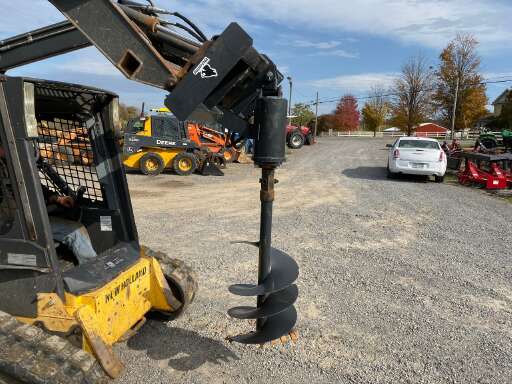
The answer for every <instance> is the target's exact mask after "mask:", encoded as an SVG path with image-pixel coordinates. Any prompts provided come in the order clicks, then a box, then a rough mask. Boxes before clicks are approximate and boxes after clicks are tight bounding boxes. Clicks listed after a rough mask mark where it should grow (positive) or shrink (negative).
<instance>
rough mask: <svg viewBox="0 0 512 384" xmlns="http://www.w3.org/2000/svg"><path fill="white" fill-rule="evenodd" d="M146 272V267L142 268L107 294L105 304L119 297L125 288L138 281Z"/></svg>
mask: <svg viewBox="0 0 512 384" xmlns="http://www.w3.org/2000/svg"><path fill="white" fill-rule="evenodd" d="M147 272H148V270H147V267H144V268H142V269H140V270H138V271H137V272H135V273H134V274H133V275H131V276H130V277H128V278H127V279H126V280H124V281H122V282H121V283H119V284H118V285H117V286H116V287H115V288H114V289H113V290H112V291H110V292H109V293H107V294H106V295H105V303H108V302H110V301H112V300H114V298H115V297H117V296H119V294H120V293H121V292H122V291H124V290H125V289H126V288H128V287H129V286H130V285H132V284H133V283H135V282H136V281H137V280H139V279H140V278H141V277H142V276H145V275H146V273H147Z"/></svg>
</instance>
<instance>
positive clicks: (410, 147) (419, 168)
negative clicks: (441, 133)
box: [388, 137, 447, 183]
mask: <svg viewBox="0 0 512 384" xmlns="http://www.w3.org/2000/svg"><path fill="white" fill-rule="evenodd" d="M388 147H389V155H388V177H390V178H392V177H394V176H395V175H397V174H407V175H424V176H434V177H435V180H436V182H438V183H442V182H443V181H444V175H445V173H446V164H447V159H446V154H445V153H444V151H443V150H442V149H441V146H440V145H439V142H438V141H437V140H434V139H429V138H424V137H400V138H399V139H398V140H397V141H396V142H395V144H393V145H388Z"/></svg>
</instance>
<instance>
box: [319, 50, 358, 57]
mask: <svg viewBox="0 0 512 384" xmlns="http://www.w3.org/2000/svg"><path fill="white" fill-rule="evenodd" d="M311 56H337V57H342V58H344V59H357V58H359V53H357V52H349V51H345V50H344V49H333V50H329V51H321V52H317V53H312V54H311Z"/></svg>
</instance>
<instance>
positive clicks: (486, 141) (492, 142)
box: [480, 138, 498, 150]
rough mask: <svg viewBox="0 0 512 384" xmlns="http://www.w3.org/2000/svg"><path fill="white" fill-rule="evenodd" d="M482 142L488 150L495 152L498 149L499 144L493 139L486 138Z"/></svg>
mask: <svg viewBox="0 0 512 384" xmlns="http://www.w3.org/2000/svg"><path fill="white" fill-rule="evenodd" d="M480 142H481V143H482V145H483V146H484V147H485V148H487V149H488V150H494V149H496V148H497V147H498V142H497V141H496V140H495V139H493V138H484V139H482V140H480Z"/></svg>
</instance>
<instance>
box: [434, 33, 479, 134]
mask: <svg viewBox="0 0 512 384" xmlns="http://www.w3.org/2000/svg"><path fill="white" fill-rule="evenodd" d="M477 47H478V41H477V40H476V39H475V38H474V37H473V36H472V35H469V34H459V35H457V37H456V38H455V39H454V40H453V41H451V42H450V43H449V44H448V46H447V47H446V48H445V49H444V50H443V52H442V53H441V55H440V59H441V63H440V66H439V69H438V70H437V73H436V75H437V84H436V92H435V94H434V102H435V105H436V108H437V111H438V113H439V115H440V118H441V119H442V120H443V121H444V123H445V124H447V125H450V124H451V123H452V120H453V108H454V105H455V94H456V93H458V97H457V110H456V112H455V130H461V129H464V128H468V127H472V126H473V125H474V124H475V123H476V122H477V121H478V120H479V119H480V118H482V117H484V116H486V115H487V114H488V112H487V108H486V105H487V102H488V100H487V96H486V86H485V85H484V84H482V80H483V78H482V75H481V74H480V57H479V56H478V54H477V52H476V49H477ZM457 80H458V81H457ZM457 83H458V92H457Z"/></svg>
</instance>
